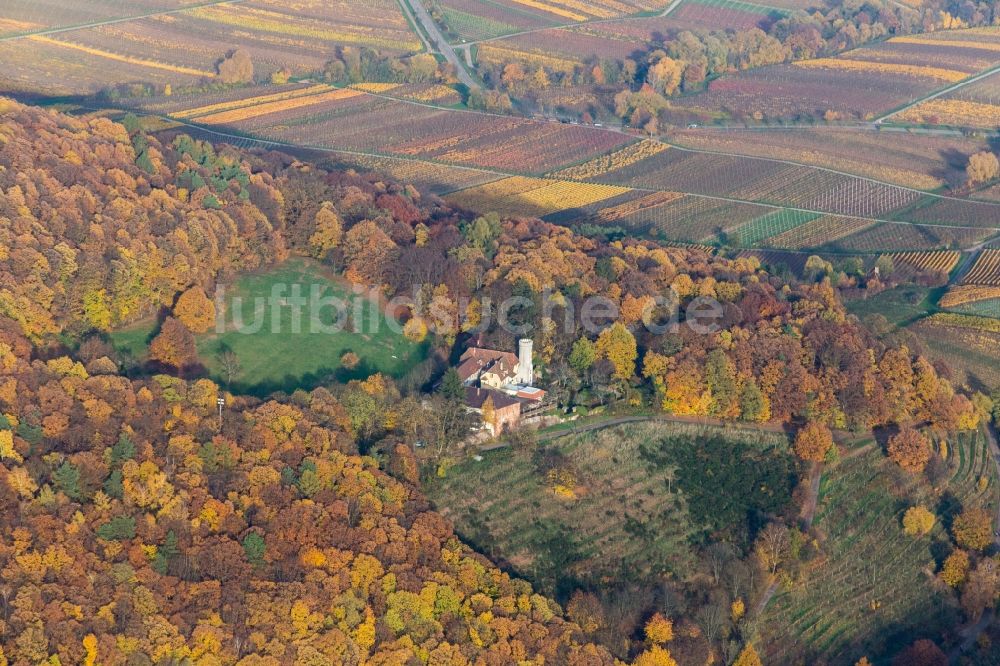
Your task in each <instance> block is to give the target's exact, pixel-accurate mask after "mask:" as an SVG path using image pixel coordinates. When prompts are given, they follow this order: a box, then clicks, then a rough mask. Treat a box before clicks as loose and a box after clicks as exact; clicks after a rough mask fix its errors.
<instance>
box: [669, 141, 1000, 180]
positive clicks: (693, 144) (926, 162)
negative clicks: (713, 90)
mask: <svg viewBox="0 0 1000 666" xmlns="http://www.w3.org/2000/svg"><path fill="white" fill-rule="evenodd" d="M669 137H670V141H671V142H673V143H677V144H679V145H683V146H686V147H690V148H699V149H703V150H715V151H720V152H729V153H738V154H743V155H753V156H757V157H768V158H773V159H781V160H789V161H792V162H799V163H802V164H809V165H813V166H818V167H824V168H829V169H836V170H837V171H844V172H847V173H853V174H856V175H858V176H864V177H867V178H875V179H877V180H882V181H886V182H889V183H894V184H896V185H902V186H904V187H912V188H916V189H920V190H937V189H938V188H941V187H944V186H958V185H964V183H965V164H966V161H967V159H968V157H969V156H970V155H972V154H974V153H977V152H979V151H982V150H985V149H986V147H987V144H986V142H985V141H983V140H981V139H975V138H965V137H951V136H933V135H926V134H905V135H902V134H899V133H897V132H887V131H881V132H869V131H858V130H856V129H854V128H850V129H843V128H837V127H827V128H824V127H818V128H803V129H796V130H789V129H775V130H766V129H755V130H719V129H712V128H711V127H702V128H698V129H693V130H684V129H682V130H677V131H675V132H671V133H670V135H669Z"/></svg>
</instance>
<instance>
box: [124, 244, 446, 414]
mask: <svg viewBox="0 0 1000 666" xmlns="http://www.w3.org/2000/svg"><path fill="white" fill-rule="evenodd" d="M291 285H299V288H300V289H301V295H302V296H303V297H304V298H309V295H310V293H311V292H310V290H311V289H312V287H313V285H316V286H317V288H319V289H321V290H322V294H324V295H326V296H335V297H337V298H341V299H344V301H345V302H346V303H347V304H348V305H349V306H350V307H351V308H352V309H351V314H350V319H349V320H348V322H347V324H346V325H345V326H344V328H343V330H341V331H339V332H336V333H323V332H319V331H318V330H311V329H310V322H309V320H308V317H309V315H308V309H307V308H302V310H301V314H302V316H301V317H300V318H299V320H298V321H299V324H298V326H299V327H300V328H299V330H300V331H301V333H300V334H296V335H292V334H291V333H292V332H293V331H295V330H296V329H295V328H294V326H295V323H294V320H295V317H294V316H293V314H294V311H293V309H292V308H291V307H289V305H288V303H287V301H285V297H289V298H290V297H292V293H291V291H290V290H291V289H292V286H291ZM275 286H279V287H285V292H284V296H282V297H280V298H279V300H278V301H273V300H271V299H270V297H271V294H272V288H274V287H275ZM234 297H235V298H239V299H242V300H241V301H239V302H236V301H233V300H231V299H233V298H234ZM351 299H352V293H351V291H350V289H349V288H348V287H347V286H346V285H343V284H341V283H340V282H337V281H333V280H331V279H329V278H328V277H327V275H326V274H325V272H324V270H323V268H322V267H321V266H319V265H318V264H315V263H313V262H311V261H307V260H304V259H290V260H288V261H287V262H285V263H284V264H282V265H280V266H278V267H276V268H273V269H271V270H268V271H266V272H262V273H254V274H249V275H244V276H242V277H240V278H239V279H238V280H237V281H236V283H235V284H233V285H229V286H228V287H227V288H226V300H225V302H226V303H229V304H230V305H232V306H233V308H234V310H235V305H240V306H241V307H240V308H239V311H238V317H239V320H240V321H241V322H242V323H243V325H244V326H245V328H244V329H243V330H239V327H237V326H235V325H234V313H233V311H229V312H227V313H226V319H225V320H226V330H225V332H224V333H222V334H219V333H217V332H216V331H215V330H214V329H213V330H212V331H210V332H208V333H205V334H203V335H199V336H196V341H197V348H198V357H199V359H200V361H201V362H202V363H203V364H204V365H205V367H206V368H207V369H208V372H209V374H210V376H212V377H213V378H214V379H216V380H218V381H220V382H221V383H223V384H226V383H227V382H226V376H225V373H224V371H223V368H222V364H221V360H220V356H221V353H222V352H224V351H225V350H231V351H232V352H234V353H235V354H236V357H237V358H238V359H239V362H240V365H241V367H242V371H241V373H240V374H239V375H238V377H236V378H235V380H234V381H233V382H232V389H233V390H234V391H238V392H240V393H251V394H255V395H267V394H269V393H271V392H273V391H276V390H283V391H288V392H291V391H293V390H295V389H297V388H310V387H313V386H316V385H319V384H320V383H322V382H324V381H328V380H330V379H331V378H336V379H337V380H339V381H346V380H347V379H351V378H355V377H360V378H364V377H367V376H368V375H370V374H372V373H374V372H383V373H386V374H388V375H391V376H393V377H402V376H404V375H405V374H406V373H407V372H408V371H409V370H410V369H411V368H413V367H414V366H415V365H417V364H418V363H420V362H421V361H422V360H423V359H424V357H425V354H426V350H425V349H424V347H423V346H422V345H417V344H414V343H412V342H410V341H409V340H407V339H406V338H404V337H403V336H402V335H401V334H400V333H397V332H394V331H393V330H391V329H390V328H389V327H388V326H387V325H386V320H385V319H384V317H383V318H382V319H381V320H380V325H379V328H378V330H372V329H371V328H370V327H364V328H363V327H362V326H363V322H365V321H370V320H372V319H374V318H376V317H377V315H378V312H379V310H378V305H377V304H376V303H375V302H374V301H371V300H367V299H363V300H360V301H358V302H359V303H360V304H361V305H360V306H359V310H358V311H360V312H361V313H362V317H361V318H358V317H356V316H355V314H354V313H355V310H353V304H354V301H353V300H351ZM320 320H321V323H323V324H324V325H327V326H329V325H332V324H334V323H335V322H336V321H337V314H336V312H335V311H334V309H333V308H325V309H324V310H323V311H322V312H321V313H320ZM272 322H276V323H277V326H274V325H273V324H272ZM355 331H357V332H355ZM153 332H154V331H153V328H152V325H151V324H150V323H145V324H142V325H139V326H135V327H131V328H129V329H126V330H123V331H119V332H116V333H114V334H113V335H112V339H113V341H114V342H115V344H116V346H117V347H119V348H120V349H125V350H127V351H129V352H131V353H132V354H133V355H134V356H136V357H137V358H143V357H144V355H145V344H146V343H147V342H148V341H149V339H150V337H151V335H152V334H153ZM349 351H350V352H354V353H355V354H357V355H358V356H359V357H360V359H361V361H360V363H359V364H358V366H357V367H355V368H344V367H343V366H342V365H341V362H340V358H341V356H343V355H344V354H345V353H347V352H349Z"/></svg>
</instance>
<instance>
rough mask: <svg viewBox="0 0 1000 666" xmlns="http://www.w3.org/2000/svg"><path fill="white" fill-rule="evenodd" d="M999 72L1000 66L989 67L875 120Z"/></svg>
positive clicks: (891, 115)
mask: <svg viewBox="0 0 1000 666" xmlns="http://www.w3.org/2000/svg"><path fill="white" fill-rule="evenodd" d="M998 73H1000V66H997V67H993V68H992V69H988V70H986V71H985V72H982V73H980V74H977V75H975V76H972V77H969V78H967V79H965V80H962V81H959V82H958V83H956V84H954V85H950V86H948V87H947V88H942V89H941V90H938V91H937V92H935V93H931V94H930V95H927V96H925V97H921V98H920V99H918V100H915V101H913V102H910V103H909V104H907V105H906V106H903V107H900V108H898V109H896V110H895V111H890V112H889V113H887V114H885V115H884V116H881V117H879V118H876V119H875V122H876V123H881V122H882V121H883V120H886V119H888V118H892V117H893V116H895V115H898V114H900V113H902V112H903V111H906V110H907V109H912V108H913V107H915V106H917V105H918V104H923V103H924V102H929V101H931V100H932V99H937V98H938V97H943V96H945V95H947V94H948V93H953V92H955V91H956V90H958V89H960V88H964V87H965V86H967V85H971V84H973V83H976V82H977V81H982V80H983V79H985V78H987V77H990V76H992V75H994V74H998Z"/></svg>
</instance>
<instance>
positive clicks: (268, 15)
mask: <svg viewBox="0 0 1000 666" xmlns="http://www.w3.org/2000/svg"><path fill="white" fill-rule="evenodd" d="M184 15H185V16H190V17H192V18H194V19H197V20H199V21H203V22H205V24H206V27H207V28H208V30H209V31H210V32H211V33H221V34H233V32H234V31H235V32H238V33H239V34H241V35H243V34H245V35H247V38H248V39H249V40H250V41H251V43H252V42H253V41H258V40H259V41H261V42H264V43H268V42H270V43H279V44H296V45H299V44H301V45H302V46H303V47H305V48H306V49H308V48H310V47H311V48H321V49H324V50H325V51H326V52H327V53H329V50H330V49H331V48H333V47H334V46H358V47H362V46H366V47H369V48H375V49H379V50H380V51H383V50H384V51H388V52H396V53H413V52H416V51H419V50H421V43H420V40H419V38H418V37H417V35H416V33H414V32H413V30H412V28H411V27H410V24H409V23H408V22H407V20H406V17H405V16H404V15H403V13H402V11H401V10H400V8H399V5H398V4H397V3H395V2H393V1H392V0H366V1H365V2H346V1H340V2H332V3H331V2H327V1H326V0H298V1H297V2H295V3H294V4H293V5H291V4H290V3H289V2H288V1H287V0H252V1H251V2H248V3H241V4H240V5H238V6H237V5H219V6H212V7H202V8H197V9H192V10H191V11H190V12H185V14H184Z"/></svg>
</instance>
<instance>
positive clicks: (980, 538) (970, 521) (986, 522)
mask: <svg viewBox="0 0 1000 666" xmlns="http://www.w3.org/2000/svg"><path fill="white" fill-rule="evenodd" d="M951 534H952V536H953V537H955V542H956V543H957V544H958V545H959V546H962V547H963V548H968V549H970V550H984V549H985V548H986V547H987V546H989V545H990V544H991V543H993V517H992V516H991V515H990V513H989V512H988V511H987V510H986V509H980V508H976V507H970V508H968V509H966V510H964V511H963V512H962V513H960V514H959V515H958V516H957V517H956V518H955V521H954V522H953V523H952V525H951Z"/></svg>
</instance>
